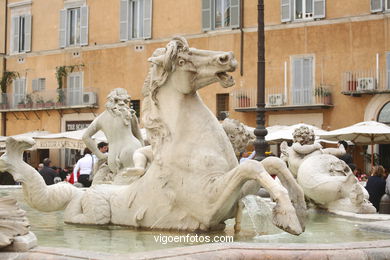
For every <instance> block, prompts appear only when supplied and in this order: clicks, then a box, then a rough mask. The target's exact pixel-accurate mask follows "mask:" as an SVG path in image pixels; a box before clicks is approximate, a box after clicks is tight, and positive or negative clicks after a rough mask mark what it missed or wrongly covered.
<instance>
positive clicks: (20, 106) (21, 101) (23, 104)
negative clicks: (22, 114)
mask: <svg viewBox="0 0 390 260" xmlns="http://www.w3.org/2000/svg"><path fill="white" fill-rule="evenodd" d="M25 107H26V104H25V103H24V100H20V101H19V103H18V108H25Z"/></svg>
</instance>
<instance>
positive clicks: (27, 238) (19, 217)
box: [0, 197, 37, 251]
mask: <svg viewBox="0 0 390 260" xmlns="http://www.w3.org/2000/svg"><path fill="white" fill-rule="evenodd" d="M36 245H37V238H36V237H35V235H34V233H32V232H30V224H29V222H28V219H27V217H26V212H25V211H24V210H22V209H21V208H19V206H18V205H17V203H16V200H15V199H13V198H11V197H3V198H0V251H27V250H29V249H30V248H32V247H35V246H36Z"/></svg>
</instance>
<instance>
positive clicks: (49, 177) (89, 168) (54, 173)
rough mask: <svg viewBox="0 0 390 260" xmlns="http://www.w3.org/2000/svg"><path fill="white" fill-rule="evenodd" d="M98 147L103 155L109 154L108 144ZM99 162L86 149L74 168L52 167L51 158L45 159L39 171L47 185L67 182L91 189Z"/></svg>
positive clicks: (101, 144)
mask: <svg viewBox="0 0 390 260" xmlns="http://www.w3.org/2000/svg"><path fill="white" fill-rule="evenodd" d="M97 147H98V149H99V151H101V152H102V153H107V152H108V144H107V143H106V142H100V143H99V144H98V146H97ZM97 162H98V159H97V157H96V156H95V155H93V154H92V152H91V151H90V150H89V149H88V148H85V149H84V153H83V157H82V158H80V159H79V160H78V161H77V163H76V164H75V165H74V167H70V166H67V167H65V168H64V169H61V168H60V167H57V166H52V165H51V163H52V162H51V160H50V158H45V159H43V162H42V163H40V164H39V165H38V167H37V171H38V172H39V173H40V174H41V176H42V178H43V180H44V181H45V183H46V185H53V184H55V183H58V182H61V181H67V182H70V183H72V184H76V185H78V186H81V185H82V187H90V186H91V183H92V178H93V172H94V167H95V164H96V163H97ZM79 184H81V185H79Z"/></svg>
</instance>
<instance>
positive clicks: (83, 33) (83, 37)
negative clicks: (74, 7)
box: [80, 6, 88, 46]
mask: <svg viewBox="0 0 390 260" xmlns="http://www.w3.org/2000/svg"><path fill="white" fill-rule="evenodd" d="M80 45H81V46H86V45H88V6H82V7H81V8H80Z"/></svg>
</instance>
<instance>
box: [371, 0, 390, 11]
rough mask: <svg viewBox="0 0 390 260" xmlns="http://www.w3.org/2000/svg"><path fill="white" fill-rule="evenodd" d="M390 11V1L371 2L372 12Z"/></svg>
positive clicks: (374, 0) (378, 0)
mask: <svg viewBox="0 0 390 260" xmlns="http://www.w3.org/2000/svg"><path fill="white" fill-rule="evenodd" d="M383 11H390V0H371V12H372V13H378V12H383Z"/></svg>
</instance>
